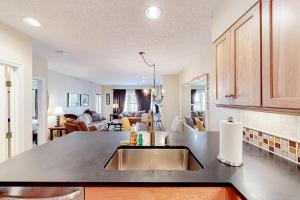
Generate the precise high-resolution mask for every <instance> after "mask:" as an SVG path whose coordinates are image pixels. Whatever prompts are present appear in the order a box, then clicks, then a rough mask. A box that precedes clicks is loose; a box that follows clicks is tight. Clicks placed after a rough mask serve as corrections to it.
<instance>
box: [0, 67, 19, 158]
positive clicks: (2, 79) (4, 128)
mask: <svg viewBox="0 0 300 200" xmlns="http://www.w3.org/2000/svg"><path fill="white" fill-rule="evenodd" d="M13 73H14V69H13V68H11V67H7V66H3V65H0V111H1V112H0V162H2V161H5V160H6V159H7V158H9V157H11V155H12V153H13V151H14V149H13V147H14V145H13V137H12V132H13V131H14V128H12V127H13V126H12V124H14V122H15V119H14V118H13V117H12V116H11V113H12V112H13V111H14V106H13V105H14V103H12V100H13V99H14V97H13V96H14V89H13Z"/></svg>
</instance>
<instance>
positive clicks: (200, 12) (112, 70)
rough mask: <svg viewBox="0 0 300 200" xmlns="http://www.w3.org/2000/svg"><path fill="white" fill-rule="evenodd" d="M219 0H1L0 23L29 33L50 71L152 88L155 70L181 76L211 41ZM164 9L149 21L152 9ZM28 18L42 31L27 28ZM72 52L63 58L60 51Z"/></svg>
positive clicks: (108, 82) (98, 80) (99, 80)
mask: <svg viewBox="0 0 300 200" xmlns="http://www.w3.org/2000/svg"><path fill="white" fill-rule="evenodd" d="M217 1H218V0H9V1H8V0H0V5H1V6H0V21H1V22H3V23H5V24H7V25H9V26H11V27H13V28H15V29H17V30H19V31H21V32H23V33H25V34H27V35H29V36H30V37H31V38H32V39H33V53H34V54H35V55H40V56H43V57H46V58H47V59H48V62H49V68H50V69H52V70H55V71H58V72H61V73H64V74H68V75H71V76H75V77H78V78H81V79H85V80H90V81H92V82H95V83H98V84H103V85H140V84H149V83H150V82H151V79H152V70H151V69H150V68H149V67H146V66H145V65H144V64H143V62H142V59H141V58H140V57H139V55H138V52H139V51H145V52H146V58H147V59H148V60H149V62H155V63H156V66H157V72H158V74H159V75H164V74H177V73H178V72H180V71H181V70H182V69H183V68H184V66H186V65H188V64H189V63H190V62H191V61H192V60H193V58H194V57H195V56H196V55H197V53H198V52H200V51H201V50H202V49H203V48H206V47H207V46H208V45H210V41H211V39H210V38H211V18H212V17H211V15H212V14H211V13H212V11H213V9H214V8H215V6H216V3H217ZM152 5H155V6H158V7H159V8H160V9H161V16H160V18H159V19H156V20H151V19H148V18H147V17H146V16H145V14H144V12H145V9H146V8H147V7H149V6H152ZM22 16H29V17H33V18H35V19H37V20H38V21H39V22H41V24H42V27H40V28H33V27H30V26H28V25H25V24H24V23H23V22H22V20H21V17H22ZM57 50H61V51H66V52H67V53H68V55H67V56H62V55H59V54H57V53H55V51H57Z"/></svg>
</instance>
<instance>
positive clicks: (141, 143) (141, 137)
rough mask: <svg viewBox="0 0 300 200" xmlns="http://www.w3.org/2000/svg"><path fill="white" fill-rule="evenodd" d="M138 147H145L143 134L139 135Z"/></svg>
mask: <svg viewBox="0 0 300 200" xmlns="http://www.w3.org/2000/svg"><path fill="white" fill-rule="evenodd" d="M138 145H139V146H143V134H141V133H140V134H139V139H138Z"/></svg>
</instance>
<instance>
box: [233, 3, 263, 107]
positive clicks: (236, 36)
mask: <svg viewBox="0 0 300 200" xmlns="http://www.w3.org/2000/svg"><path fill="white" fill-rule="evenodd" d="M230 30H231V56H232V57H231V64H232V71H233V73H232V76H233V81H232V85H231V87H232V90H233V91H234V92H233V101H232V104H234V105H244V106H261V62H260V52H261V51H260V50H261V48H260V47H261V39H260V33H261V32H260V3H257V4H256V5H255V6H254V7H253V8H251V9H250V10H249V11H248V12H247V13H246V14H245V15H244V16H243V17H242V18H241V19H239V20H238V21H237V22H236V23H235V24H234V25H233V26H232V28H231V29H230Z"/></svg>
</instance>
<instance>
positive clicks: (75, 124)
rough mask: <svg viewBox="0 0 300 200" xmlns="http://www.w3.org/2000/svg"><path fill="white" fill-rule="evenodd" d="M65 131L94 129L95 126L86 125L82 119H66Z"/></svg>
mask: <svg viewBox="0 0 300 200" xmlns="http://www.w3.org/2000/svg"><path fill="white" fill-rule="evenodd" d="M65 127H66V132H67V134H68V133H72V132H74V131H96V130H97V128H96V127H95V126H91V127H87V126H86V124H85V123H84V122H83V121H78V120H74V119H69V118H68V119H66V122H65Z"/></svg>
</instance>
